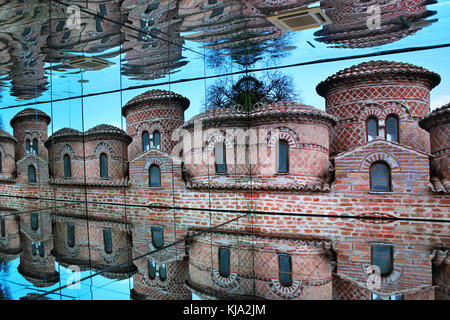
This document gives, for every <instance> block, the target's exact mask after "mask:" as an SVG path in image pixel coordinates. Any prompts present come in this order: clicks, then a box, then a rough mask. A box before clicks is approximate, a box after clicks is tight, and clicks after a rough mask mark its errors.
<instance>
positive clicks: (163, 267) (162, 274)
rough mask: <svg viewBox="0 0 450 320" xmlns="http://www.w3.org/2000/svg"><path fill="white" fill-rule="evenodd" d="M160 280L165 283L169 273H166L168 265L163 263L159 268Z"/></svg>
mask: <svg viewBox="0 0 450 320" xmlns="http://www.w3.org/2000/svg"><path fill="white" fill-rule="evenodd" d="M159 279H160V280H161V281H165V280H166V279H167V273H166V264H165V263H163V264H161V265H160V266H159Z"/></svg>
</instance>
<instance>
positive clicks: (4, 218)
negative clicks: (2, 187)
mask: <svg viewBox="0 0 450 320" xmlns="http://www.w3.org/2000/svg"><path fill="white" fill-rule="evenodd" d="M19 230H20V228H19V214H18V212H17V210H14V209H8V208H0V255H1V256H2V260H3V261H8V260H11V259H14V258H16V257H17V256H18V255H19V254H20V253H21V252H22V248H21V246H20V237H19Z"/></svg>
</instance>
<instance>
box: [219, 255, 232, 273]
mask: <svg viewBox="0 0 450 320" xmlns="http://www.w3.org/2000/svg"><path fill="white" fill-rule="evenodd" d="M219 274H220V276H222V277H225V278H228V277H229V276H230V249H229V248H219Z"/></svg>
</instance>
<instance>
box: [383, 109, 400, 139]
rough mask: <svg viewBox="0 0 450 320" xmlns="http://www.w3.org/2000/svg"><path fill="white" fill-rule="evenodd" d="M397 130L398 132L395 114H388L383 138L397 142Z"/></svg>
mask: <svg viewBox="0 0 450 320" xmlns="http://www.w3.org/2000/svg"><path fill="white" fill-rule="evenodd" d="M398 132H399V126H398V118H397V117H396V116H395V115H389V116H388V117H387V118H386V134H385V139H386V140H389V141H394V142H399V134H398Z"/></svg>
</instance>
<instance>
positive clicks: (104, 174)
mask: <svg viewBox="0 0 450 320" xmlns="http://www.w3.org/2000/svg"><path fill="white" fill-rule="evenodd" d="M100 177H101V178H108V157H107V156H106V154H104V153H102V154H101V155H100Z"/></svg>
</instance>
